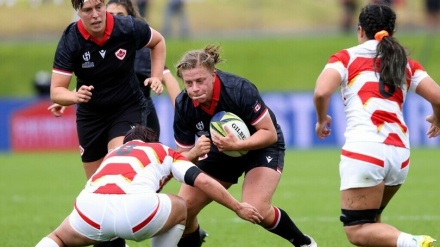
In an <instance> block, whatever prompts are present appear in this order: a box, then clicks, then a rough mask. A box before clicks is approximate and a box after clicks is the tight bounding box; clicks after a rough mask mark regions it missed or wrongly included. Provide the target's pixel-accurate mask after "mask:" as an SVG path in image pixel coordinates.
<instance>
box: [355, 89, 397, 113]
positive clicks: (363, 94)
mask: <svg viewBox="0 0 440 247" xmlns="http://www.w3.org/2000/svg"><path fill="white" fill-rule="evenodd" d="M385 90H386V91H388V90H389V88H388V86H385ZM358 96H359V98H360V99H361V100H362V104H366V103H367V102H368V101H369V100H370V99H371V98H379V99H385V100H390V101H394V102H396V103H397V105H398V106H399V108H400V109H402V105H403V92H402V89H400V88H396V90H395V91H394V93H393V95H392V96H391V97H388V98H385V97H384V96H383V95H382V94H381V93H380V89H379V83H378V82H366V83H365V84H364V85H363V86H362V88H361V89H359V92H358Z"/></svg>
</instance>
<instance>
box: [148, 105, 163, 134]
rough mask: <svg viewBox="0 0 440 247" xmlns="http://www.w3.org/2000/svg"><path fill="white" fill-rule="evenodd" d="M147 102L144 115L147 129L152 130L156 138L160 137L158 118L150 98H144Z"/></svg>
mask: <svg viewBox="0 0 440 247" xmlns="http://www.w3.org/2000/svg"><path fill="white" fill-rule="evenodd" d="M145 99H146V100H147V105H148V106H147V107H146V110H145V115H146V118H147V125H146V126H147V127H149V128H151V129H152V130H154V131H155V132H156V134H157V136H158V137H160V124H159V117H158V116H157V112H156V107H155V106H154V102H153V100H152V99H151V98H145Z"/></svg>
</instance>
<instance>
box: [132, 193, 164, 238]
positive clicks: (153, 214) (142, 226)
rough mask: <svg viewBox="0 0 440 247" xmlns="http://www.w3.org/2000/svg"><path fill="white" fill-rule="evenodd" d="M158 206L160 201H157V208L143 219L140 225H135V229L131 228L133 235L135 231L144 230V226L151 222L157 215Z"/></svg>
mask: <svg viewBox="0 0 440 247" xmlns="http://www.w3.org/2000/svg"><path fill="white" fill-rule="evenodd" d="M159 206H160V200H158V203H157V206H156V208H155V209H154V211H153V212H152V213H151V214H150V215H149V216H148V217H147V218H146V219H145V220H143V221H142V222H141V223H139V224H138V225H136V226H135V227H133V228H132V229H131V230H132V232H133V233H136V232H137V231H139V230H140V229H142V228H144V227H145V226H146V225H148V223H150V222H151V220H152V219H153V218H154V216H155V215H156V214H157V211H158V210H159Z"/></svg>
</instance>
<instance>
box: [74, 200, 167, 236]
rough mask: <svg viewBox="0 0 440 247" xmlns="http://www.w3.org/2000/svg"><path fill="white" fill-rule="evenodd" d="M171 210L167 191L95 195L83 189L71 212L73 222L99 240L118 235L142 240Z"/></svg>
mask: <svg viewBox="0 0 440 247" xmlns="http://www.w3.org/2000/svg"><path fill="white" fill-rule="evenodd" d="M170 213H171V199H170V198H169V197H168V195H165V194H156V193H141V194H124V195H121V194H118V195H107V194H93V193H84V192H82V193H81V194H80V195H79V196H78V197H77V199H76V202H75V207H74V209H73V211H72V213H71V214H70V217H69V220H70V225H71V226H72V228H73V229H75V231H77V232H78V233H79V234H81V235H83V236H85V237H87V238H90V239H93V240H97V241H109V240H111V239H113V238H115V237H121V238H123V239H127V240H134V241H142V240H145V239H148V238H151V237H152V236H153V235H154V234H156V233H157V232H158V231H159V230H160V229H161V228H162V227H163V226H164V224H165V222H166V221H167V219H168V217H169V215H170Z"/></svg>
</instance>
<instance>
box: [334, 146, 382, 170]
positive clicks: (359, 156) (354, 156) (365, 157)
mask: <svg viewBox="0 0 440 247" xmlns="http://www.w3.org/2000/svg"><path fill="white" fill-rule="evenodd" d="M341 154H342V155H344V156H346V157H348V158H351V159H355V160H362V161H365V162H368V163H371V164H374V165H377V166H380V167H384V161H383V160H380V159H377V158H374V157H371V156H368V155H365V154H360V153H354V152H350V151H347V150H345V149H342V151H341Z"/></svg>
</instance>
